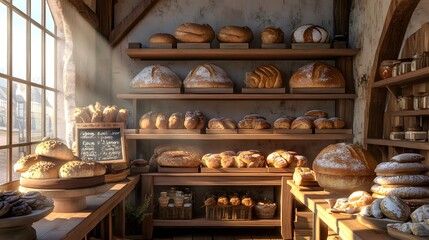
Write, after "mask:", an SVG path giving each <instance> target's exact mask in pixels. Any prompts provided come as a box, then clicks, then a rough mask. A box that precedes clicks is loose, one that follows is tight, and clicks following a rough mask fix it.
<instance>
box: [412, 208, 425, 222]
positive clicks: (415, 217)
mask: <svg viewBox="0 0 429 240" xmlns="http://www.w3.org/2000/svg"><path fill="white" fill-rule="evenodd" d="M410 217H411V221H412V222H413V223H420V222H424V221H425V220H426V219H429V205H423V206H421V207H419V208H417V209H416V210H414V211H413V212H412V213H411V215H410Z"/></svg>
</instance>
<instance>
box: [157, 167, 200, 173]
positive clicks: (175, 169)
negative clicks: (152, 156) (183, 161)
mask: <svg viewBox="0 0 429 240" xmlns="http://www.w3.org/2000/svg"><path fill="white" fill-rule="evenodd" d="M158 172H163V173H197V172H200V169H199V168H198V167H195V168H185V167H163V166H158Z"/></svg>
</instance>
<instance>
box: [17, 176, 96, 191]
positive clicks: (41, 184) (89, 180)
mask: <svg viewBox="0 0 429 240" xmlns="http://www.w3.org/2000/svg"><path fill="white" fill-rule="evenodd" d="M19 182H20V185H21V186H23V187H27V188H41V189H75V188H86V187H93V186H97V185H100V184H104V176H95V177H85V178H51V179H31V178H23V177H21V178H20V179H19Z"/></svg>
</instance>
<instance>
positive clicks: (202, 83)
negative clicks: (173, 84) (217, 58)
mask: <svg viewBox="0 0 429 240" xmlns="http://www.w3.org/2000/svg"><path fill="white" fill-rule="evenodd" d="M183 85H184V86H185V88H232V87H233V82H232V80H231V78H229V76H228V74H227V73H226V72H225V71H224V70H223V69H222V68H220V67H218V66H217V65H215V64H200V65H197V66H196V67H195V68H194V69H193V70H192V71H190V72H189V74H188V75H187V76H186V78H185V80H184V81H183Z"/></svg>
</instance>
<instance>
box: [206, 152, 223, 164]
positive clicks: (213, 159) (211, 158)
mask: <svg viewBox="0 0 429 240" xmlns="http://www.w3.org/2000/svg"><path fill="white" fill-rule="evenodd" d="M221 160H222V157H221V156H220V154H217V153H214V154H213V153H207V154H205V155H204V156H203V157H202V158H201V164H202V165H203V166H204V167H208V168H220V167H221Z"/></svg>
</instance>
